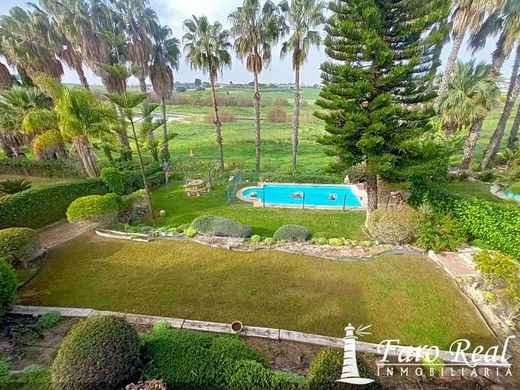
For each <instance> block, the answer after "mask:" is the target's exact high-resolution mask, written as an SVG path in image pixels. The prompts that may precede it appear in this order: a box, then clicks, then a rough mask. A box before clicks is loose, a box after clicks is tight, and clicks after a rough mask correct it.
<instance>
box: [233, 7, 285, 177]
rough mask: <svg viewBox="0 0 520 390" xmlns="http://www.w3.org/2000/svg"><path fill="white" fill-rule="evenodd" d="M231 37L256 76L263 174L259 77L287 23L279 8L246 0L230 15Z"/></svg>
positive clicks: (258, 142)
mask: <svg viewBox="0 0 520 390" xmlns="http://www.w3.org/2000/svg"><path fill="white" fill-rule="evenodd" d="M229 21H230V23H231V34H232V35H233V36H234V37H235V43H234V46H235V51H236V52H237V55H238V57H239V58H240V59H241V60H242V61H245V63H246V68H247V70H248V71H249V72H252V73H253V84H254V95H253V105H254V108H255V147H256V161H255V171H256V173H259V172H260V149H261V138H260V99H261V97H260V86H259V81H258V76H259V74H260V73H261V72H262V69H263V68H264V66H266V65H268V64H269V62H270V61H271V58H272V52H271V46H272V45H273V44H275V43H276V42H277V41H278V38H279V37H280V35H282V28H283V20H282V18H281V17H280V15H279V12H278V8H277V7H276V5H275V4H274V3H273V2H272V1H270V0H267V1H266V2H265V3H264V5H263V6H261V5H260V0H244V3H243V4H242V6H241V7H238V8H237V9H236V10H235V11H234V12H232V13H231V14H230V15H229Z"/></svg>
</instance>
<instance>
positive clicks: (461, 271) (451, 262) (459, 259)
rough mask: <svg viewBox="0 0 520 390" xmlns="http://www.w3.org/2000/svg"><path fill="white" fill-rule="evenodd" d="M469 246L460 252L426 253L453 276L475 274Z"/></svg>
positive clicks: (476, 273)
mask: <svg viewBox="0 0 520 390" xmlns="http://www.w3.org/2000/svg"><path fill="white" fill-rule="evenodd" d="M471 253H472V250H471V248H468V249H466V250H463V251H460V252H445V253H443V254H441V255H439V254H437V253H434V252H432V251H430V252H429V253H428V255H429V256H430V258H431V259H432V260H434V261H435V262H436V263H437V264H439V265H440V266H441V267H442V268H443V269H444V270H445V271H446V272H447V273H448V274H450V275H451V276H452V277H453V278H456V277H458V276H477V275H478V272H477V271H476V270H475V268H474V266H473V265H472V264H473V263H472V262H471Z"/></svg>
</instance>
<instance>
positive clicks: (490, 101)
mask: <svg viewBox="0 0 520 390" xmlns="http://www.w3.org/2000/svg"><path fill="white" fill-rule="evenodd" d="M498 104H500V87H499V85H498V80H497V78H496V77H494V76H492V75H491V66H490V65H485V64H483V63H480V64H477V65H475V62H474V61H471V62H468V63H463V62H461V61H459V62H457V63H456V64H455V68H454V71H453V74H452V76H451V79H450V88H449V89H448V93H447V94H446V97H445V100H444V101H443V103H442V105H441V108H440V114H441V118H442V120H443V121H444V122H445V123H450V125H451V126H450V127H453V128H457V129H460V128H462V127H465V128H467V127H469V134H468V138H467V139H466V144H465V146H464V155H463V157H462V160H461V161H460V164H459V169H461V170H467V169H468V168H469V164H470V162H471V158H472V157H473V152H474V150H475V146H476V144H477V140H478V138H479V136H480V128H481V122H483V121H484V118H485V117H486V115H487V113H488V112H489V111H490V110H492V109H493V108H495V107H496V106H497V105H498Z"/></svg>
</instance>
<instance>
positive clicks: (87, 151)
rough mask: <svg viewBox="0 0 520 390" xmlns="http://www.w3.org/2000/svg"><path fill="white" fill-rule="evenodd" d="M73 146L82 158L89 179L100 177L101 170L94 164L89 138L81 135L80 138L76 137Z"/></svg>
mask: <svg viewBox="0 0 520 390" xmlns="http://www.w3.org/2000/svg"><path fill="white" fill-rule="evenodd" d="M72 144H73V145H74V148H75V149H76V151H77V152H78V155H79V157H80V158H81V162H82V163H83V167H84V168H85V171H86V172H87V175H88V176H89V177H97V176H98V175H99V170H98V167H97V165H96V163H95V162H94V156H93V155H92V149H91V147H90V142H89V140H88V138H87V136H85V135H81V136H79V137H74V138H73V139H72Z"/></svg>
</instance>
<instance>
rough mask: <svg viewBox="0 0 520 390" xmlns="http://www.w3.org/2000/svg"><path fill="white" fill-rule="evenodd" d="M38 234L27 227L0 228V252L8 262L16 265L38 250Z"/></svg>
mask: <svg viewBox="0 0 520 390" xmlns="http://www.w3.org/2000/svg"><path fill="white" fill-rule="evenodd" d="M39 249H40V242H39V239H38V234H36V232H35V231H34V230H32V229H28V228H7V229H0V253H1V254H2V256H3V257H4V258H5V260H7V262H8V263H10V264H13V265H17V263H19V262H23V261H24V260H26V259H27V257H30V256H32V255H34V254H35V253H37V252H38V250H39Z"/></svg>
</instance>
